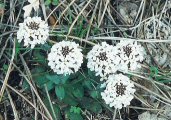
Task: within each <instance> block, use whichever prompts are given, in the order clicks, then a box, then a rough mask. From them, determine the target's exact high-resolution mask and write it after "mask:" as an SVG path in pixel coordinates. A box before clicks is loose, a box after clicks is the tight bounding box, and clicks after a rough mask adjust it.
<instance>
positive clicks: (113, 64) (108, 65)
mask: <svg viewBox="0 0 171 120" xmlns="http://www.w3.org/2000/svg"><path fill="white" fill-rule="evenodd" d="M116 50H117V49H116V48H114V47H113V46H111V45H108V44H107V43H106V42H102V43H101V45H99V44H98V45H95V46H94V47H93V48H92V50H91V51H90V52H89V53H88V54H87V59H88V63H87V67H88V68H89V69H90V70H91V71H95V72H96V76H98V75H100V77H102V78H103V77H106V75H109V74H111V73H115V72H116V71H117V66H118V64H119V57H118V56H117V55H116V54H117V52H116Z"/></svg>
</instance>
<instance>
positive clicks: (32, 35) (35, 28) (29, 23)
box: [17, 17, 49, 48]
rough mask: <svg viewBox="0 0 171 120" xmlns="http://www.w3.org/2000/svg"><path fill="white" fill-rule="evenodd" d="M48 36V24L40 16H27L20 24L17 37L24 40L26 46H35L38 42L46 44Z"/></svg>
mask: <svg viewBox="0 0 171 120" xmlns="http://www.w3.org/2000/svg"><path fill="white" fill-rule="evenodd" d="M48 36H49V29H48V24H46V23H45V21H43V20H41V18H40V17H33V18H31V17H27V18H26V19H25V20H24V22H23V23H20V24H19V30H18V32H17V39H18V41H19V42H21V41H24V46H29V45H31V48H34V47H35V45H36V44H44V43H45V42H46V39H47V38H48Z"/></svg>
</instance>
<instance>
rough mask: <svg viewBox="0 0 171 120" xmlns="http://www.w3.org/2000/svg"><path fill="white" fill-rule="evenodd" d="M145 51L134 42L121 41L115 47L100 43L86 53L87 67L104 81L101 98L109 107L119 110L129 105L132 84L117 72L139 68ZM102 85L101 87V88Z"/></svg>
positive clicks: (132, 90) (132, 91)
mask: <svg viewBox="0 0 171 120" xmlns="http://www.w3.org/2000/svg"><path fill="white" fill-rule="evenodd" d="M144 57H145V50H144V48H143V47H142V46H141V45H140V44H138V43H137V42H136V41H130V40H128V41H121V42H120V43H118V44H117V45H116V46H112V45H108V44H107V43H106V42H102V43H101V45H99V44H98V45H95V46H94V47H93V48H92V50H91V51H90V52H89V53H88V55H87V59H88V63H87V67H88V68H89V69H90V70H91V71H95V73H96V76H97V75H99V76H100V77H102V78H101V80H106V81H105V82H104V83H103V85H105V90H104V91H103V92H102V93H101V96H102V98H103V99H104V101H105V102H106V104H109V106H110V107H113V106H114V107H115V108H118V109H121V108H122V107H126V106H127V105H129V104H130V101H131V100H132V99H133V94H134V92H135V89H134V84H133V83H132V82H131V81H130V79H129V78H128V77H127V76H125V75H122V74H116V73H117V71H122V72H124V73H125V72H127V71H128V69H129V70H136V69H137V68H141V65H140V62H142V61H143V60H144ZM103 85H102V86H103Z"/></svg>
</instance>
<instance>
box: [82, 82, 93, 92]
mask: <svg viewBox="0 0 171 120" xmlns="http://www.w3.org/2000/svg"><path fill="white" fill-rule="evenodd" d="M83 86H84V87H85V88H86V89H89V90H93V86H92V82H91V81H90V80H85V81H84V82H83Z"/></svg>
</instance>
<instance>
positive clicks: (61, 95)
mask: <svg viewBox="0 0 171 120" xmlns="http://www.w3.org/2000/svg"><path fill="white" fill-rule="evenodd" d="M55 93H56V96H57V97H58V98H59V99H60V100H62V99H64V97H65V89H64V87H63V86H56V87H55Z"/></svg>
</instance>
